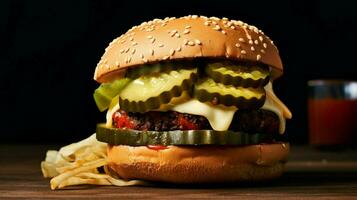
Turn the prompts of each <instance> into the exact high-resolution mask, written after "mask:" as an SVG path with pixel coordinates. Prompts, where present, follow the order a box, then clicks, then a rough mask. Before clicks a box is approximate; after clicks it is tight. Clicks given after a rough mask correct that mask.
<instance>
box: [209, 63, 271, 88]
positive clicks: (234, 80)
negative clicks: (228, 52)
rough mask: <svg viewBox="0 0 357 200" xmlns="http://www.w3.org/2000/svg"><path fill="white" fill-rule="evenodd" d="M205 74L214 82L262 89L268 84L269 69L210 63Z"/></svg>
mask: <svg viewBox="0 0 357 200" xmlns="http://www.w3.org/2000/svg"><path fill="white" fill-rule="evenodd" d="M205 72H206V74H207V75H208V76H210V77H211V78H212V79H213V80H214V81H216V82H218V83H223V84H225V85H234V86H237V87H238V86H240V87H254V88H257V87H263V86H265V85H266V84H267V83H268V82H269V69H268V67H263V66H243V65H232V64H229V63H210V64H208V66H207V67H206V68H205Z"/></svg>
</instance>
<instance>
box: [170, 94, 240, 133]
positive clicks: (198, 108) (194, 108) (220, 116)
mask: <svg viewBox="0 0 357 200" xmlns="http://www.w3.org/2000/svg"><path fill="white" fill-rule="evenodd" d="M171 110H173V111H177V112H180V113H188V114H192V115H200V116H204V117H206V119H207V120H208V121H209V123H210V124H211V126H212V128H213V130H216V131H226V130H228V128H229V125H231V122H232V119H233V116H234V113H235V112H236V110H237V108H236V107H234V106H231V107H226V106H221V105H219V106H213V105H209V104H207V103H202V102H200V101H198V100H196V99H191V100H189V101H187V102H185V103H182V104H179V105H177V106H174V107H172V108H171Z"/></svg>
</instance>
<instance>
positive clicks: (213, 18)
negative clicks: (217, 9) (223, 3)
mask: <svg viewBox="0 0 357 200" xmlns="http://www.w3.org/2000/svg"><path fill="white" fill-rule="evenodd" d="M210 19H212V20H216V21H219V18H218V17H210Z"/></svg>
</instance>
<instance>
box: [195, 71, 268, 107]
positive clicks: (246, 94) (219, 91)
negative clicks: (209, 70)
mask: <svg viewBox="0 0 357 200" xmlns="http://www.w3.org/2000/svg"><path fill="white" fill-rule="evenodd" d="M194 97H195V98H196V99H198V100H199V101H201V102H211V103H212V104H214V105H215V104H223V105H225V106H236V107H237V108H238V109H258V108H260V107H262V106H263V104H264V101H265V90H264V88H244V87H234V86H232V85H224V84H222V83H216V82H215V81H214V80H213V79H211V78H205V79H202V80H200V82H198V83H197V84H196V86H195V89H194Z"/></svg>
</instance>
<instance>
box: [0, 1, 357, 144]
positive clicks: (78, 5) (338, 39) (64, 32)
mask: <svg viewBox="0 0 357 200" xmlns="http://www.w3.org/2000/svg"><path fill="white" fill-rule="evenodd" d="M188 14H198V15H206V16H218V17H228V18H232V19H239V20H242V21H244V22H247V23H249V24H253V25H256V26H257V27H258V28H260V29H262V30H263V31H264V32H265V33H266V34H267V35H268V36H270V37H271V38H272V39H273V40H274V42H275V44H276V45H277V46H278V48H279V50H280V53H281V57H282V60H283V63H284V66H285V74H284V77H283V78H280V79H279V80H278V81H276V83H275V89H276V93H277V94H278V96H279V97H280V98H281V99H282V100H283V101H284V102H285V103H286V104H287V105H288V106H289V107H290V108H291V111H292V112H293V119H292V120H290V121H288V125H287V133H288V135H289V137H290V140H291V141H292V142H293V143H305V142H307V118H306V94H307V92H306V81H307V80H310V79H315V78H343V79H356V78H357V68H356V67H357V66H356V63H355V58H356V56H357V55H356V51H357V40H356V39H357V24H356V23H357V21H356V20H357V12H356V6H355V5H354V4H353V1H347V0H340V1H322V0H321V1H317V0H315V1H288V0H285V1H247V0H244V1H238V0H235V1H222V0H220V1H207V0H206V1H198V0H194V1H193V0H192V1H190V0H180V1H149V0H146V1H145V0H136V1H135V0H132V1H96V0H92V1H90V0H77V1H45V0H38V1H30V0H28V1H25V0H23V1H10V0H2V1H1V2H0V20H1V29H0V30H1V33H0V46H1V54H0V63H1V68H0V87H1V90H0V92H1V93H0V94H1V98H0V106H1V111H0V114H1V117H0V125H1V131H0V134H1V140H0V143H15V142H28V143H30V142H31V143H64V142H74V141H76V140H79V139H82V138H84V137H86V136H88V135H90V134H92V133H93V132H94V131H95V124H96V123H98V122H103V121H105V113H100V112H99V111H98V110H97V108H96V106H95V104H94V101H93V98H92V93H93V91H94V89H95V88H96V87H98V84H97V83H96V82H95V81H94V80H93V79H92V77H93V73H94V69H95V66H96V63H97V62H98V61H99V59H100V57H101V55H102V54H103V53H104V48H105V47H106V46H107V45H108V43H109V42H110V41H112V40H113V39H114V38H115V37H118V36H119V35H121V34H122V33H124V32H125V31H126V30H127V29H129V28H130V27H131V26H133V25H138V24H140V23H141V22H142V21H147V20H151V19H153V18H164V17H166V16H176V17H177V16H184V15H188Z"/></svg>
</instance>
